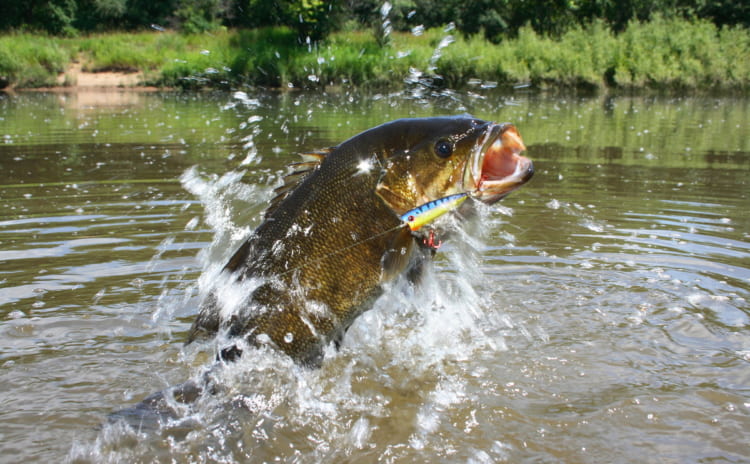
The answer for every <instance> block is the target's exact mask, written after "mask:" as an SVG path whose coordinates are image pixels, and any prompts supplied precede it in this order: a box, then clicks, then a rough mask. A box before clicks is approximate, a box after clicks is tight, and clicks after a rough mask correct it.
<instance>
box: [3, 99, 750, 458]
mask: <svg viewBox="0 0 750 464" xmlns="http://www.w3.org/2000/svg"><path fill="white" fill-rule="evenodd" d="M95 95H96V94H94V95H92V94H78V95H75V94H73V95H67V94H21V95H17V96H13V97H8V96H1V97H0V142H2V143H0V173H1V174H0V245H1V246H0V320H1V321H2V324H1V325H0V334H1V336H0V365H1V366H2V370H3V373H2V376H1V377H0V386H1V387H2V388H0V392H1V393H0V400H1V402H2V404H3V410H2V412H0V417H2V421H0V423H2V424H3V425H2V426H0V436H2V437H3V440H2V441H3V443H2V445H0V447H1V453H0V455H2V456H7V458H5V459H4V460H9V461H18V460H21V459H33V460H38V461H59V460H60V459H61V458H65V457H66V456H67V458H68V459H72V460H74V461H83V462H86V461H107V460H109V461H118V460H119V461H152V460H163V461H169V460H175V461H191V460H192V461H221V462H231V461H242V460H248V459H252V460H253V461H266V460H267V461H271V460H282V461H303V462H309V461H325V462H332V461H355V460H356V461H357V462H374V461H378V460H379V461H388V462H412V461H420V462H460V461H471V462H498V461H499V462H519V461H531V460H534V461H542V462H558V461H562V462H632V461H646V462H656V461H658V462H701V461H703V462H705V461H713V460H715V461H730V462H739V461H745V460H748V459H750V455H749V454H748V451H747V432H746V431H747V430H748V428H749V427H750V368H749V367H750V366H748V363H750V338H749V337H748V335H747V328H748V326H749V325H750V303H748V298H750V266H749V265H748V263H750V259H749V258H750V236H749V235H750V232H749V231H750V212H749V211H750V208H748V206H750V202H749V201H748V191H749V189H748V174H749V173H750V139H748V137H747V134H746V130H745V128H746V127H747V126H748V122H749V119H750V101H748V100H736V99H735V100H730V99H711V98H687V99H674V100H669V99H660V98H638V97H620V98H605V97H595V98H574V97H544V96H536V95H531V94H520V93H519V94H515V95H493V94H486V95H473V94H467V95H453V96H452V98H447V99H439V98H438V99H435V100H423V99H422V100H419V99H411V98H408V96H405V95H399V94H388V95H386V94H383V95H359V94H349V93H343V92H342V93H333V94H326V95H319V94H304V93H284V94H268V93H263V94H257V95H256V94H238V95H236V97H233V96H231V95H227V94H199V95H179V94H138V93H118V94H117V95H118V96H117V98H115V99H113V98H110V97H111V96H105V98H102V97H101V96H95ZM102 102H106V103H105V104H103V103H102ZM363 108H367V110H366V111H364V110H363ZM467 111H468V112H471V113H472V114H474V115H476V116H478V117H483V118H487V119H492V120H502V121H512V122H514V123H515V124H517V126H518V127H519V130H520V131H521V133H522V134H523V137H524V139H525V141H526V143H527V145H528V147H529V156H530V157H531V158H532V159H533V160H534V162H535V166H536V167H537V174H536V176H535V178H534V179H533V180H532V182H531V183H530V184H529V185H527V186H525V187H524V188H523V189H521V190H520V191H518V192H516V193H514V194H513V195H512V196H511V197H509V198H508V199H506V200H504V201H503V203H502V204H501V205H500V206H498V207H494V208H492V209H491V210H487V211H483V212H482V214H481V215H480V217H481V220H480V221H479V223H478V224H473V225H468V226H466V227H465V230H464V232H466V233H462V232H459V234H458V235H457V236H456V237H455V238H454V239H453V240H452V241H451V242H450V243H448V244H446V246H445V247H444V250H443V252H442V253H441V254H439V255H438V258H437V260H436V263H435V266H434V269H432V270H431V271H430V272H431V273H430V274H429V275H428V279H426V281H425V283H424V284H423V285H421V286H419V287H417V288H410V287H409V286H408V285H405V284H400V285H396V288H395V289H394V291H392V292H390V293H389V294H388V295H386V296H385V297H384V298H382V299H381V300H380V301H378V303H377V305H376V308H375V310H374V311H371V312H369V313H366V314H365V315H364V316H362V317H361V318H360V319H359V320H358V321H357V323H356V324H355V325H354V326H353V327H352V329H351V330H350V332H349V333H348V334H347V337H346V339H345V341H344V345H343V347H342V349H341V350H340V351H338V352H331V353H329V357H328V359H327V362H326V363H325V364H324V366H323V367H322V368H321V369H319V370H314V371H310V370H305V369H300V368H298V367H296V366H293V365H291V364H290V363H289V361H288V360H286V359H284V358H282V357H280V356H278V355H275V354H273V353H266V352H259V353H258V354H257V356H256V357H255V358H253V359H244V360H243V361H242V363H243V364H241V365H239V366H236V367H235V366H233V367H231V368H226V369H217V370H214V371H212V375H213V376H215V377H216V379H217V382H218V384H219V385H221V386H222V391H221V393H219V394H217V395H215V396H211V397H209V398H202V399H201V400H200V401H199V402H198V404H197V405H196V406H195V408H194V409H193V410H188V411H185V415H184V416H183V417H181V419H180V420H179V421H176V422H173V423H170V424H166V425H164V427H162V428H161V429H159V430H152V431H145V430H142V431H138V430H130V429H127V428H123V427H122V426H121V425H113V426H112V425H110V426H105V427H104V428H102V429H99V426H100V424H101V423H103V422H105V420H106V416H107V414H108V413H110V412H112V411H114V410H118V409H121V408H123V407H126V406H129V405H132V404H133V403H135V402H137V401H138V400H140V399H142V398H143V397H145V396H146V395H148V394H150V393H153V392H155V391H158V390H161V389H163V388H165V387H167V386H168V385H174V384H177V383H180V382H182V381H185V380H186V379H188V378H191V377H194V376H197V375H200V374H201V373H202V372H203V371H204V370H205V369H206V368H207V366H209V365H210V364H211V362H210V359H211V358H212V353H211V347H210V346H202V347H201V346H199V347H189V348H183V347H182V341H183V339H184V336H185V333H186V331H187V328H188V327H189V324H190V322H191V320H192V317H193V316H194V314H195V312H196V309H197V308H196V306H197V304H198V301H199V298H200V290H201V286H200V284H201V276H203V279H204V280H205V279H206V275H209V274H210V272H208V273H207V272H204V270H210V269H211V268H212V266H213V267H216V266H220V265H221V264H223V262H222V261H223V259H225V257H226V256H227V254H228V253H230V252H231V251H232V249H233V248H234V247H235V246H236V244H238V243H239V242H240V241H241V240H242V238H243V237H244V236H245V235H246V234H247V233H248V232H249V231H250V230H252V227H253V226H254V225H255V224H256V223H257V220H258V214H259V213H260V211H262V209H263V207H264V205H265V203H266V201H267V200H268V198H269V196H270V195H271V190H272V188H273V187H274V185H275V184H276V183H277V182H278V179H279V176H280V174H281V173H283V172H284V171H283V169H284V165H285V164H286V163H287V162H289V161H292V160H293V159H294V157H293V156H292V154H293V153H294V152H297V151H300V150H309V149H315V148H320V147H326V146H330V145H332V144H335V143H337V142H340V141H342V140H344V139H346V138H348V137H350V136H351V135H354V134H356V133H358V132H360V131H361V130H364V129H366V128H369V127H372V126H374V125H377V124H380V123H382V122H384V121H387V120H391V119H395V118H398V117H405V116H427V115H436V114H455V113H461V112H467ZM471 229H474V230H473V231H471ZM203 283H204V284H205V282H203ZM71 443H72V445H71Z"/></svg>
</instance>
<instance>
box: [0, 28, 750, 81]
mask: <svg viewBox="0 0 750 464" xmlns="http://www.w3.org/2000/svg"><path fill="white" fill-rule="evenodd" d="M298 37H299V36H298V31H295V30H293V29H290V28H287V27H284V26H277V27H266V28H258V29H221V28H220V29H216V30H213V31H208V32H201V33H193V34H188V33H179V32H171V31H160V32H159V31H149V32H114V33H101V34H93V35H89V36H79V37H75V36H74V37H64V36H46V35H39V34H32V33H24V32H9V33H6V34H4V35H0V85H1V82H2V81H3V80H4V81H6V84H9V85H10V86H13V87H16V88H28V87H42V86H53V85H60V83H59V80H58V79H59V78H60V76H64V73H65V71H66V70H67V69H68V68H69V67H70V66H71V64H72V63H74V62H80V64H81V65H82V67H83V70H84V71H94V72H96V71H125V72H134V71H141V72H143V75H144V78H143V82H142V84H143V85H155V86H160V87H181V88H239V87H241V86H244V85H250V86H263V87H281V88H287V87H295V88H317V87H322V86H329V85H337V86H339V85H343V86H356V87H371V88H383V87H394V86H403V85H404V83H405V82H406V83H417V84H420V85H430V86H436V87H449V88H461V87H465V86H471V85H477V86H495V85H499V86H503V85H509V86H510V85H519V84H531V85H534V86H538V87H549V86H554V87H559V86H568V87H588V88H605V87H615V88H665V89H717V88H718V89H735V90H747V89H748V88H750V60H749V59H748V56H750V30H748V29H747V28H744V27H742V26H731V27H730V26H724V27H719V26H717V25H715V24H714V23H713V22H710V21H707V20H699V19H692V20H688V19H682V18H676V17H674V18H666V17H661V16H656V17H655V18H653V19H652V20H650V21H648V22H637V21H631V22H630V23H628V24H627V26H626V27H625V28H624V29H623V30H622V31H621V32H619V33H615V32H613V31H612V29H611V28H610V27H608V26H607V25H606V24H604V23H603V22H597V21H595V22H593V23H591V24H589V25H587V26H573V27H571V28H569V29H568V30H567V31H566V32H563V33H561V34H559V35H556V36H554V37H553V36H550V35H545V34H542V33H538V32H535V30H534V29H533V28H532V27H531V26H525V27H521V28H520V29H519V30H518V31H517V34H515V35H513V36H512V37H511V36H508V37H504V38H500V39H498V38H497V37H495V38H494V39H493V40H492V41H490V40H488V39H487V38H486V37H485V36H484V35H482V34H474V35H465V34H461V33H459V32H457V31H446V30H445V29H444V28H432V29H427V30H421V29H418V30H415V31H414V32H388V33H387V36H386V37H385V39H386V40H384V37H383V36H382V35H378V34H377V33H375V34H373V32H372V30H347V31H340V32H333V33H330V34H328V35H327V36H326V37H325V38H324V39H321V40H320V41H319V42H312V43H300V41H299V38H298ZM75 84H76V83H75V82H74V81H73V80H72V79H68V80H67V81H64V82H63V85H75Z"/></svg>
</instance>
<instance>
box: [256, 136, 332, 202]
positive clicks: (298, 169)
mask: <svg viewBox="0 0 750 464" xmlns="http://www.w3.org/2000/svg"><path fill="white" fill-rule="evenodd" d="M335 148H336V147H331V148H325V149H323V150H318V151H314V152H311V153H300V156H301V157H302V161H299V162H296V163H291V164H290V165H289V169H290V170H289V173H288V174H287V175H285V176H284V184H283V185H282V186H280V187H278V188H276V189H275V190H274V191H273V192H274V193H275V196H274V197H273V198H272V199H271V201H270V202H269V205H268V208H266V212H265V217H268V216H269V215H270V214H271V213H272V212H273V210H275V209H276V208H277V207H278V206H279V204H280V203H281V202H282V201H284V199H285V198H286V197H288V196H289V194H290V193H292V192H293V191H294V189H296V188H297V186H298V185H299V184H301V183H302V181H304V180H305V179H306V178H307V176H308V175H310V173H311V172H313V171H315V170H316V169H318V167H319V166H320V163H322V162H323V160H324V159H325V157H326V156H328V154H329V153H331V152H332V151H333V150H334V149H335Z"/></svg>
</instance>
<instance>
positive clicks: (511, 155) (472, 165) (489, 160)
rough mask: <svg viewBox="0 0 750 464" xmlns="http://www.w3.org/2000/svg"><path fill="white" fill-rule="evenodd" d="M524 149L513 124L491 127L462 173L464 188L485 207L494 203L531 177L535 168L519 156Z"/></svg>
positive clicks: (527, 159)
mask: <svg viewBox="0 0 750 464" xmlns="http://www.w3.org/2000/svg"><path fill="white" fill-rule="evenodd" d="M524 150H526V146H525V145H524V143H523V140H522V139H521V134H519V133H518V129H516V127H515V126H514V125H512V124H494V123H492V124H491V125H490V127H489V128H488V130H487V131H486V135H485V137H483V138H482V139H480V140H479V142H478V143H477V145H476V147H475V149H474V151H473V153H472V154H471V158H470V159H469V162H468V164H467V166H466V169H465V171H464V188H465V190H466V191H467V192H469V194H470V195H471V196H472V197H474V198H476V199H478V200H480V201H482V202H484V203H487V204H491V203H495V202H496V201H498V200H500V199H501V198H503V197H504V196H506V195H507V194H509V193H510V192H512V191H513V190H515V189H517V188H518V187H520V186H522V185H523V184H525V183H526V182H528V180H529V179H531V177H532V176H533V175H534V164H533V163H532V162H531V160H530V159H529V158H526V157H525V156H521V153H522V152H523V151H524Z"/></svg>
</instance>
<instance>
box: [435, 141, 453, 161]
mask: <svg viewBox="0 0 750 464" xmlns="http://www.w3.org/2000/svg"><path fill="white" fill-rule="evenodd" d="M435 154H436V155H438V156H439V157H441V158H447V157H449V156H450V155H452V154H453V144H452V143H451V142H450V140H438V142H437V143H436V144H435Z"/></svg>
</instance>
